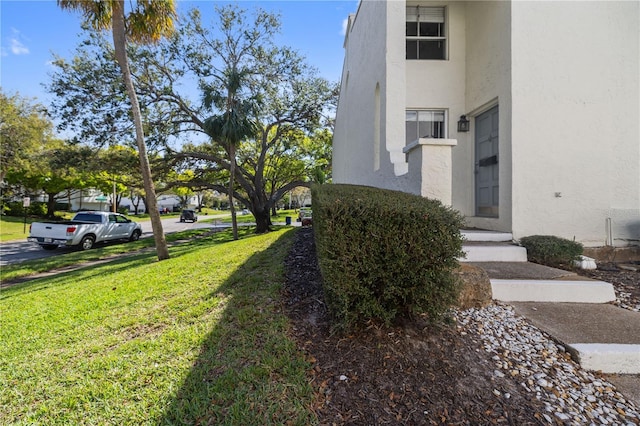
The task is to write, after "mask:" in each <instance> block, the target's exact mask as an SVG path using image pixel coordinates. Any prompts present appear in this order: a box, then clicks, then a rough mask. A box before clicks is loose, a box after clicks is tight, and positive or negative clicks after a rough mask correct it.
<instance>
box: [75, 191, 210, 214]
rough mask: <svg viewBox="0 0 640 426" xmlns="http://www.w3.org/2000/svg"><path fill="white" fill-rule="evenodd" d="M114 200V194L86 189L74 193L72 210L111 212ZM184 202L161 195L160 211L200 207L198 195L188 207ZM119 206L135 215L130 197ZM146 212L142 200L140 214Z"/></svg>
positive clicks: (158, 198)
mask: <svg viewBox="0 0 640 426" xmlns="http://www.w3.org/2000/svg"><path fill="white" fill-rule="evenodd" d="M112 200H113V195H112V194H104V193H103V192H102V191H100V190H98V189H85V190H83V191H82V193H80V192H77V193H74V195H73V196H72V197H70V198H69V201H70V203H71V204H70V206H71V207H70V209H71V210H72V211H78V210H99V211H110V210H111V209H112ZM182 202H183V200H181V199H180V197H178V196H177V195H173V194H160V195H158V197H157V204H158V210H159V211H161V212H165V211H166V212H173V211H174V210H179V209H180V208H181V207H185V208H196V207H197V206H198V197H197V196H196V195H194V196H191V197H189V198H188V199H187V205H186V206H182V205H181V203H182ZM119 206H120V208H128V209H129V211H130V212H131V213H134V211H133V210H134V209H135V207H134V203H133V201H132V200H131V199H130V198H128V197H122V199H120V203H119ZM145 211H146V207H145V204H144V200H140V201H139V204H138V213H144V212H145Z"/></svg>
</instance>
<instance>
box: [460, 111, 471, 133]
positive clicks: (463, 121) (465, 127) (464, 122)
mask: <svg viewBox="0 0 640 426" xmlns="http://www.w3.org/2000/svg"><path fill="white" fill-rule="evenodd" d="M468 131H469V120H468V119H467V116H466V115H461V116H460V120H458V132H468Z"/></svg>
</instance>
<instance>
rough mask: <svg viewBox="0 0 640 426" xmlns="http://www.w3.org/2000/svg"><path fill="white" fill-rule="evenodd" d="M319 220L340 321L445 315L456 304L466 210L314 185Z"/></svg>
mask: <svg viewBox="0 0 640 426" xmlns="http://www.w3.org/2000/svg"><path fill="white" fill-rule="evenodd" d="M312 197H313V205H314V210H313V222H314V223H313V226H314V233H315V238H316V246H317V251H318V261H319V264H320V269H321V272H322V276H323V282H324V292H325V298H326V301H327V305H328V308H329V311H330V313H331V315H332V317H333V320H334V326H336V327H337V328H341V329H351V328H355V327H358V326H363V325H365V324H367V323H369V322H370V321H376V322H383V323H385V324H386V325H390V324H391V323H392V322H395V321H396V320H399V319H406V318H409V317H411V316H412V315H414V314H418V313H426V314H428V316H429V318H430V319H432V320H436V319H438V318H439V317H440V316H441V315H442V314H443V313H445V312H446V311H447V310H448V309H449V308H450V307H451V306H452V305H453V304H455V302H456V300H457V298H458V293H459V290H460V284H459V280H458V278H457V277H456V276H455V275H454V274H453V270H454V269H455V268H457V266H458V261H457V259H458V257H461V256H463V251H462V236H461V234H460V228H461V226H462V222H463V220H462V216H461V215H460V214H459V213H458V212H457V211H455V210H452V209H451V208H448V207H445V206H443V205H442V204H441V203H440V202H439V201H436V200H431V199H426V198H423V197H420V196H417V195H412V194H406V193H402V192H397V191H389V190H383V189H378V188H370V187H362V186H353V185H316V186H314V187H313V188H312Z"/></svg>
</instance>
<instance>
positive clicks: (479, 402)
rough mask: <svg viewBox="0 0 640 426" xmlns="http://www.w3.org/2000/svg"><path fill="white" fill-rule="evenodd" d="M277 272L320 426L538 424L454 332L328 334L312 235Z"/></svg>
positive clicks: (473, 345) (422, 328) (525, 401)
mask: <svg viewBox="0 0 640 426" xmlns="http://www.w3.org/2000/svg"><path fill="white" fill-rule="evenodd" d="M285 266H286V271H287V272H286V274H287V284H286V287H285V292H284V293H285V303H286V305H287V312H288V315H289V317H290V319H291V322H292V333H293V337H294V338H295V339H296V340H297V342H298V345H299V347H300V348H301V349H302V350H303V351H304V352H305V353H306V355H307V357H308V359H309V360H310V361H311V362H312V363H313V368H312V369H311V371H310V372H309V375H310V381H311V383H312V385H313V387H314V389H315V392H316V400H315V404H314V409H315V411H316V413H317V414H318V418H319V420H320V423H321V424H322V425H333V424H338V425H438V424H447V425H484V424H509V425H533V424H545V423H543V422H542V421H541V419H542V415H541V413H543V412H544V406H543V405H542V404H541V403H540V402H539V401H538V400H536V399H535V397H534V396H532V395H531V394H530V393H528V392H526V391H525V390H523V389H522V386H520V385H519V383H518V382H517V380H515V379H512V378H509V377H508V376H507V377H499V376H497V375H495V374H494V370H495V366H494V362H493V361H492V359H491V354H490V353H488V352H486V351H485V350H484V349H482V347H481V345H480V343H479V342H478V341H476V340H474V339H473V337H472V336H471V335H468V334H463V333H461V332H460V331H459V330H458V328H457V327H456V326H455V324H452V325H439V326H435V325H431V324H429V323H427V322H425V321H423V320H421V319H416V320H415V321H414V322H411V323H407V324H403V325H402V326H397V327H392V328H383V327H379V326H374V325H372V326H370V327H369V328H368V329H366V330H364V331H362V332H359V333H357V334H352V335H338V334H332V333H331V328H330V320H329V316H328V312H327V309H326V306H325V304H324V296H323V292H322V277H321V275H320V272H319V269H318V265H317V259H316V253H315V244H314V240H313V229H312V228H307V229H300V230H299V231H298V232H297V235H296V240H295V242H294V245H293V247H292V250H291V252H290V254H289V256H288V258H287V260H286V265H285ZM495 392H501V393H502V394H504V393H509V394H510V398H509V399H505V398H503V397H498V396H496V394H495Z"/></svg>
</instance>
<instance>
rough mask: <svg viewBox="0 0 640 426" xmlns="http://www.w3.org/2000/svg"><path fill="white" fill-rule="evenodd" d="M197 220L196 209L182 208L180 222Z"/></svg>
mask: <svg viewBox="0 0 640 426" xmlns="http://www.w3.org/2000/svg"><path fill="white" fill-rule="evenodd" d="M187 221H190V222H197V221H198V215H197V214H196V211H195V210H191V209H184V210H182V212H181V213H180V222H187Z"/></svg>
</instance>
